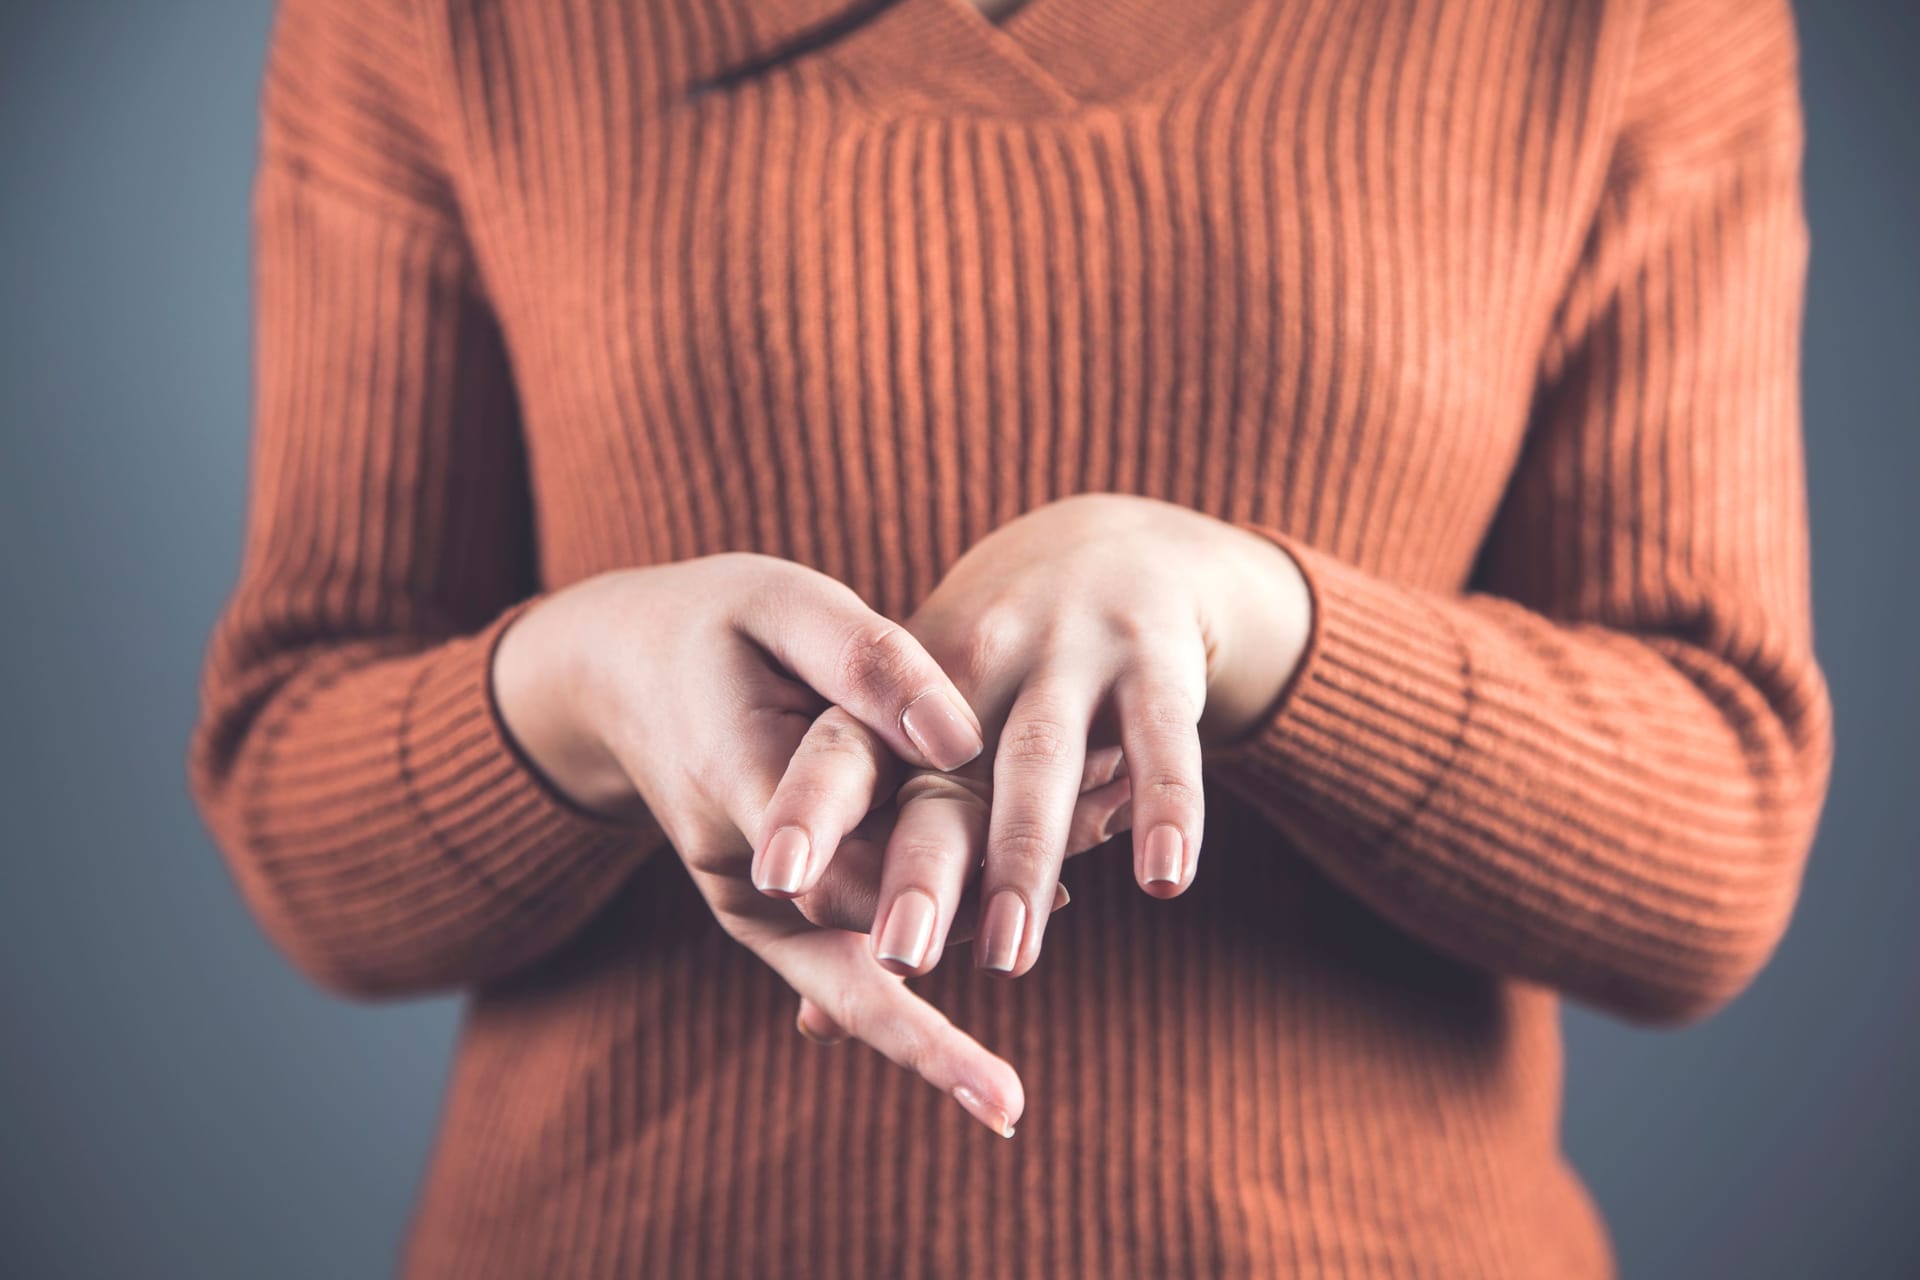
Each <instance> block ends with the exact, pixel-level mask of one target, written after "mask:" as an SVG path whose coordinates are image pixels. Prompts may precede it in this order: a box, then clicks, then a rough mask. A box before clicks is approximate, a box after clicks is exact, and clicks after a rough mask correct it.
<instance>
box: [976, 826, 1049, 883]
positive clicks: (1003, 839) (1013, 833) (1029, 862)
mask: <svg viewBox="0 0 1920 1280" xmlns="http://www.w3.org/2000/svg"><path fill="white" fill-rule="evenodd" d="M1058 848H1059V841H1058V840H1057V839H1056V838H1055V836H1054V833H1053V831H1052V829H1051V828H1050V827H1048V826H1047V824H1046V823H1044V822H1041V821H1039V820H1038V819H1035V818H1029V817H1025V816H1012V817H1009V818H1007V819H1006V821H1005V823H1004V825H1002V827H1001V828H1000V830H999V832H998V833H996V836H995V839H994V841H993V848H992V850H991V854H992V856H993V857H995V858H996V859H997V860H998V861H999V862H1000V863H1002V864H1003V865H1006V864H1011V865H1010V866H1009V867H1008V869H1009V870H1012V871H1013V872H1015V873H1016V874H1026V873H1031V872H1034V871H1037V870H1039V869H1040V868H1042V867H1044V866H1046V865H1047V863H1048V862H1049V861H1051V860H1052V858H1053V856H1054V854H1055V852H1056V851H1057V850H1058Z"/></svg>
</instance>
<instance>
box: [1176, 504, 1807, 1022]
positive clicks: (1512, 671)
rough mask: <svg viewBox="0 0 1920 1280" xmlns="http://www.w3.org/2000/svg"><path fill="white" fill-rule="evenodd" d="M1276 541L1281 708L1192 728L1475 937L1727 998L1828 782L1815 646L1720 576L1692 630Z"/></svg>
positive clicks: (1777, 924) (1631, 1005)
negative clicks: (1568, 619)
mask: <svg viewBox="0 0 1920 1280" xmlns="http://www.w3.org/2000/svg"><path fill="white" fill-rule="evenodd" d="M1275 536H1276V537H1277V538H1279V539H1280V540H1283V541H1285V542H1286V543H1287V544H1288V546H1289V549H1290V550H1291V551H1292V553H1293V554H1294V555H1295V556H1296V558H1297V559H1298V560H1299V561H1300V562H1301V563H1302V565H1303V567H1304V568H1305V570H1306V577H1307V580H1308V581H1309V583H1310V584H1311V585H1312V589H1313V598H1314V604H1313V610H1312V618H1313V626H1312V635H1311V639H1310V642H1309V644H1308V647H1307V650H1306V654H1305V656H1304V658H1303V660H1302V662H1301V664H1300V667H1299V669H1298V671H1297V672H1296V673H1295V674H1294V675H1293V677H1292V682H1291V683H1290V685H1289V687H1288V688H1287V690H1286V692H1285V694H1284V696H1282V697H1281V699H1280V701H1279V704H1278V706H1277V707H1276V708H1275V709H1274V710H1273V712H1272V714H1271V715H1270V716H1269V717H1268V718H1266V719H1264V720H1263V721H1261V722H1260V723H1259V725H1258V726H1257V728H1256V729H1255V731H1254V732H1253V733H1251V734H1250V735H1247V736H1245V737H1243V738H1241V739H1240V740H1237V741H1235V742H1233V743H1229V744H1227V745H1225V746H1219V747H1214V748H1211V749H1210V750H1209V753H1208V768H1209V772H1210V775H1211V776H1212V777H1215V778H1217V779H1218V780H1219V781H1220V782H1221V783H1223V784H1224V785H1226V786H1228V787H1230V788H1232V789H1233V790H1234V791H1235V792H1237V793H1239V794H1241V795H1243V796H1245V797H1246V798H1247V799H1248V800H1249V801H1250V802H1251V803H1253V804H1254V805H1256V806H1258V807H1259V808H1260V809H1261V811H1262V812H1263V813H1265V814H1266V815H1267V816H1268V817H1269V818H1270V819H1271V820H1272V821H1273V822H1274V824H1275V826H1276V827H1277V828H1279V829H1280V830H1282V831H1284V832H1285V833H1286V834H1287V836H1288V837H1289V840H1290V843H1291V844H1292V845H1293V846H1295V847H1297V848H1298V850H1299V851H1300V852H1301V853H1303V854H1304V855H1305V856H1307V857H1309V858H1310V859H1312V860H1313V861H1314V862H1316V863H1317V864H1318V865H1319V866H1320V867H1321V868H1322V869H1323V870H1324V871H1326V872H1327V874H1328V875H1329V876H1331V877H1332V878H1333V879H1334V880H1335V881H1337V882H1338V883H1340V884H1342V885H1344V886H1345V887H1347V888H1348V889H1349V890H1350V891H1351V892H1353V893H1354V894H1356V895H1357V896H1358V897H1360V898H1361V899H1363V900H1364V901H1366V902H1368V903H1369V904H1370V905H1372V906H1373V907H1374V908H1375V909H1377V910H1379V911H1380V912H1382V913H1383V914H1384V915H1386V916H1388V917H1389V918H1391V919H1393V920H1395V921H1396V922H1397V923H1398V924H1400V925H1401V927H1403V928H1405V929H1406V930H1408V931H1409V932H1410V933H1413V934H1415V935H1416V936H1419V937H1421V938H1422V939H1424V940H1425V941H1427V942H1429V943H1430V944H1432V945H1434V946H1436V947H1439V948H1441V949H1442V950H1445V951H1447V952H1449V953H1451V954H1453V955H1455V956H1458V957H1460V958H1462V959H1465V960H1467V961H1469V962H1472V963H1476V964H1480V965H1483V966H1485V967H1487V968H1489V969H1493V970H1496V971H1499V972H1503V973H1508V974H1512V975H1515V976H1519V977H1524V978H1528V979H1531V980H1535V981H1538V982H1541V983H1544V984H1546V985H1550V986H1553V987H1556V988H1558V989H1560V990H1563V991H1565V992H1567V993H1569V994H1572V995H1575V996H1578V997H1581V998H1583V999H1585V1000H1588V1001H1590V1002H1592V1003H1595V1004H1597V1005H1600V1006H1602V1007H1606V1008H1609V1009H1611V1010H1613V1011H1615V1012H1617V1013H1620V1014H1622V1015H1624V1016H1628V1017H1632V1018H1636V1019H1644V1020H1649V1021H1677V1020H1686V1019H1689V1018H1694V1017H1698V1016H1701V1015H1703V1014H1704V1013H1706V1012H1708V1011H1710V1010H1712V1009H1713V1008H1715V1007H1717V1006H1718V1005H1719V1004H1720V1003H1722V1002H1724V1001H1725V1000H1726V999H1728V998H1730V997H1731V995H1732V994H1733V993H1734V992H1736V991H1737V990H1739V989H1740V988H1741V987H1742V986H1744V985H1745V983H1746V982H1747V981H1748V980H1749V979H1750V978H1751V977H1752V975H1753V974H1754V973H1755V972H1756V971H1757V970H1758V969H1759V967H1760V966H1761V965H1762V964H1763V963H1764V961H1765V960H1766V958H1767V956H1768V955H1769V954H1770V953H1771V951H1772V950H1773V948H1774V946H1775V945H1776V943H1777V941H1778V939H1779V937H1780V935H1781V933H1782V931H1783V930H1784V929H1785V927H1786V923H1787V919H1788V917H1789V915H1790V912H1791V909H1792V905H1793V902H1794V900H1795V897H1796V895H1797V891H1798V887H1799V882H1800V875H1801V870H1802V866H1803V864H1804V860H1805V857H1806V854H1807V852H1808V848H1809V845H1810V843H1811V839H1812V834H1813V830H1814V826H1815V822H1816V820H1817V815H1818V812H1819V808H1820V804H1821V801H1822V798H1823V796H1824V792H1825V787H1826V780H1827V773H1828V770H1829V767H1830V758H1831V750H1832V745H1831V725H1830V708H1829V705H1828V701H1827V694H1826V688H1825V684H1824V682H1823V679H1822V677H1821V673H1820V670H1819V668H1818V666H1817V665H1816V664H1815V663H1814V661H1813V659H1812V655H1811V653H1810V651H1809V650H1807V649H1806V648H1805V647H1803V646H1802V645H1800V644H1799V643H1797V642H1796V641H1795V640H1793V639H1792V637H1791V634H1790V632H1791V629H1790V628H1773V629H1769V628H1768V626H1767V625H1766V622H1765V620H1764V619H1763V618H1758V617H1754V616H1741V615H1740V614H1739V613H1738V612H1737V610H1736V608H1735V606H1734V605H1733V604H1732V603H1731V602H1723V601H1714V600H1712V599H1703V600H1702V601H1701V602H1700V607H1699V609H1698V611H1697V614H1696V621H1695V624H1694V625H1693V626H1692V627H1691V628H1689V630H1688V631H1687V633H1685V634H1680V633H1677V632H1676V633H1668V634H1658V635H1653V634H1629V633H1627V632H1624V631H1620V630H1614V629H1609V628H1606V627H1602V626H1598V625H1591V624H1582V625H1566V624H1561V623H1556V622H1554V621H1551V620H1549V619H1547V618H1545V617H1543V616H1541V615H1540V614H1538V613H1535V612H1533V611H1531V610H1528V609H1526V608H1524V607H1522V606H1521V605H1519V604H1517V603H1515V602H1513V601H1510V600H1504V599H1501V598H1498V597H1494V596H1489V595H1484V594H1468V595H1463V596H1446V595H1442V594H1438V593H1433V592H1426V591H1418V590H1414V589H1410V588H1404V587H1400V586H1397V585H1395V584H1392V583H1389V582H1386V581H1384V580H1381V579H1379V578H1377V577H1374V576H1372V575H1369V574H1367V573H1365V572H1364V571H1362V570H1360V569H1358V568H1355V567H1354V566H1351V565H1348V564H1346V563H1344V562H1341V561H1339V560H1337V559H1335V558H1333V557H1332V556H1330V555H1327V554H1325V553H1322V552H1319V551H1316V550H1314V549H1312V548H1310V547H1307V546H1305V545H1304V544H1302V543H1299V542H1297V541H1293V540H1291V539H1286V538H1285V537H1284V535H1278V534H1276V535H1275Z"/></svg>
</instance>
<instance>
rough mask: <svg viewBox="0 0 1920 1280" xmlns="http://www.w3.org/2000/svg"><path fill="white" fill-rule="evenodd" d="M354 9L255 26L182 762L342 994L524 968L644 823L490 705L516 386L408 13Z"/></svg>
mask: <svg viewBox="0 0 1920 1280" xmlns="http://www.w3.org/2000/svg"><path fill="white" fill-rule="evenodd" d="M367 8H368V6H365V5H355V4H350V3H341V2H334V0H326V2H320V3H308V2H307V0H285V2H284V3H283V4H282V5H281V7H280V9H279V11H278V12H277V15H276V19H275V28H274V34H273V37H272V42H271V46H270V53H269V56H268V62H267V69H266V75H265V80H264V86H263V95H262V108H263V116H262V118H263V132H262V149H261V157H260V164H259V168H258V170H257V175H256V181H255V187H254V206H253V219H254V221H253V229H254V249H253V253H254V257H253V268H254V283H253V288H254V326H255V327H254V375H255V376H254V384H255V385H254V392H253V395H254V416H253V423H252V439H251V449H250V455H249V462H248V471H249V492H248V504H247V516H246V522H245V533H244V545H243V549H242V554H241V563H240V568H239V573H238V579H237V583H236V585H235V587H234V588H233V591H232V594H231V596H230V598H229V599H228V600H227V602H226V604H225V606H224V608H223V610H222V611H221V613H220V615H219V617H218V618H217V620H216V621H215V623H214V626H213V630H212V634H211V637H210V639H209V642H208V644H207V648H206V651H205V654H204V657H203V665H202V669H201V676H200V703H199V713H198V718H197V720H196V723H195V725H194V728H193V732H192V736H191V741H190V744H189V748H188V779H189V785H190V789H191V792H192V795H193V797H194V800H195V802H196V804H197V806H198V808H199V810H200V812H201V813H202V815H203V817H204V820H205V821H206V823H207V824H208V828H209V831H210V832H211V834H212V835H213V837H214V839H215V843H216V844H217V846H218V848H219V850H220V852H221V854H222V856H223V857H224V858H225V860H226V862H227V864H228V866H229V867H230V869H231V871H232V873H233V875H234V877H235V880H236V882H237V884H238V886H239V888H240V890H241V892H242V894H243V896H244V897H245V899H246V901H247V902H248V904H249V906H250V907H251V909H252V910H253V911H254V913H255V914H256V916H257V917H258V919H259V920H260V921H261V922H262V924H263V926H264V927H265V929H266V930H267V932H268V934H269V936H270V937H271V938H272V939H273V941H274V942H275V943H276V944H277V945H278V946H279V947H280V948H281V949H282V950H283V951H284V952H285V953H286V954H287V955H288V956H289V957H290V958H291V959H292V960H293V962H294V963H295V964H296V965H298V966H299V967H300V968H301V969H302V970H303V971H304V972H305V973H306V974H307V975H308V976H309V977H311V978H312V979H314V980H315V981H317V982H319V983H320V984H322V985H324V986H326V987H327V988H329V989H331V990H335V991H338V992H341V993H345V994H352V995H361V996H372V995H389V994H405V993H417V992H426V991H433V990H441V989H450V988H454V987H459V986H465V985H470V984H475V983H480V982H484V981H487V980H489V979H492V978H496V977H499V976H502V975H504V974H506V973H507V972H509V971H511V970H513V969H515V968H516V967H518V966H521V965H523V964H525V963H526V962H528V961H529V960H531V959H533V958H535V957H536V956H538V955H540V954H542V953H543V952H545V951H546V950H548V949H549V948H551V947H553V946H555V945H556V944H558V943H559V942H560V941H562V940H564V939H565V938H566V937H568V936H569V935H570V934H571V933H572V932H573V931H574V930H576V928H577V927H578V926H579V925H581V924H582V923H584V921H585V920H586V919H587V918H588V917H589V916H590V915H591V914H592V913H593V912H595V911H596V910H597V909H598V908H599V907H600V906H602V905H603V904H604V903H605V902H606V901H607V900H608V898H609V897H610V896H611V895H612V893H613V892H614V891H615V890H616V889H617V888H618V887H619V886H620V884H621V883H622V882H623V881H624V880H625V879H626V878H627V877H628V876H629V875H630V873H631V872H632V870H633V868H634V867H635V866H636V865H637V863H638V861H639V860H640V859H641V858H642V857H644V856H645V855H646V854H647V853H649V852H650V851H651V850H652V849H653V848H655V847H657V841H656V839H655V837H657V836H658V835H659V832H658V828H657V826H655V824H653V822H652V821H651V819H650V817H649V818H648V819H647V820H645V821H641V822H634V823H628V822H619V821H614V820H611V819H607V818H603V817H601V816H599V815H597V814H595V813H593V812H591V811H588V810H586V809H584V808H582V807H579V806H576V805H575V804H574V803H573V802H572V801H571V800H570V799H569V798H568V797H566V796H565V795H564V794H563V793H561V792H559V791H558V790H556V789H555V788H554V787H552V786H551V785H550V784H549V782H548V781H547V780H546V779H545V778H544V777H543V776H542V775H540V774H539V773H538V772H537V771H536V770H535V768H534V767H533V765H532V764H531V762H530V761H529V760H528V759H527V758H526V757H525V756H524V755H523V754H522V753H521V752H520V751H519V749H518V747H517V745H516V744H515V743H514V741H513V740H512V739H511V738H510V737H509V735H508V733H507V731H506V728H505V726H504V724H503V722H502V720H501V717H500V714H499V710H498V707H497V705H496V703H495V702H494V700H493V692H492V686H491V681H490V677H491V657H492V654H493V651H494V647H495V645H496V643H497V642H498V641H499V639H500V637H501V635H502V633H503V632H504V631H505V629H506V627H507V626H508V624H510V623H511V622H512V621H513V619H514V618H515V617H516V616H517V615H518V614H519V613H521V612H522V611H524V610H525V609H526V608H528V607H529V606H530V605H531V604H532V603H533V602H534V601H535V600H537V599H538V598H539V593H538V591H537V590H536V581H535V578H536V575H535V572H534V569H533V564H534V558H533V541H532V539H533V528H532V521H531V513H530V500H529V497H528V492H527V477H526V474H525V458H524V450H523V444H522V441H521V439H520V437H519V425H518V415H517V409H516V406H515V399H514V393H513V386H512V382H511V378H510V374H509V366H508V362H507V357H506V354H505V351H504V350H503V343H502V339H501V335H500V331H499V329H498V327H497V326H496V324H495V322H494V320H493V318H492V316H491V315H490V313H489V309H488V306H487V304H486V302H485V300H484V295H483V292H482V290H481V288H480V284H479V281H478V280H477V278H476V273H475V268H474V264H473V261H472V260H471V258H470V256H469V254H468V250H467V247H466V244H465V243H464V240H463V238H462V234H461V231H460V224H459V220H458V218H457V217H456V216H455V213H454V202H453V199H452V196H451V194H450V192H449V188H448V184H447V183H446V181H445V180H444V177H443V175H442V171H441V169H440V168H439V166H438V162H437V160H436V159H435V154H436V145H435V142H434V139H433V136H432V132H431V128H430V126H431V123H432V117H431V113H430V112H429V111H428V110H427V108H426V104H425V101H424V98H425V91H424V89H423V86H425V85H426V84H428V83H429V81H430V77H429V76H428V75H427V73H426V70H425V68H424V67H423V66H422V65H421V64H420V60H419V56H418V49H417V46H416V45H415V44H414V43H413V42H412V40H411V35H412V30H413V28H412V27H411V25H410V22H409V20H408V19H407V18H406V17H404V16H402V15H398V14H375V13H372V12H364V11H363V10H365V9H367Z"/></svg>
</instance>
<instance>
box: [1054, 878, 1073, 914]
mask: <svg viewBox="0 0 1920 1280" xmlns="http://www.w3.org/2000/svg"><path fill="white" fill-rule="evenodd" d="M1072 901H1073V895H1072V894H1070V893H1068V892H1067V886H1065V885H1063V884H1056V885H1054V886H1053V910H1055V911H1058V910H1059V909H1060V908H1062V907H1064V906H1066V905H1067V904H1068V903H1069V902H1072Z"/></svg>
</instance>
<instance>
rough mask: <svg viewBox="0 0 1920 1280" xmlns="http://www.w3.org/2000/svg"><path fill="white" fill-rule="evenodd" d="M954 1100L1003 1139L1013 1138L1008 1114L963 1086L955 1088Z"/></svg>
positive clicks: (959, 1085) (958, 1085)
mask: <svg viewBox="0 0 1920 1280" xmlns="http://www.w3.org/2000/svg"><path fill="white" fill-rule="evenodd" d="M953 1100H954V1101H955V1102H958V1103H959V1104H960V1105H961V1106H963V1107H965V1108H966V1109H967V1112H968V1114H970V1115H971V1116H972V1117H973V1118H974V1119H975V1120H978V1121H979V1122H980V1123H981V1124H983V1125H985V1126H987V1128H989V1129H991V1130H993V1131H994V1132H995V1133H997V1134H999V1135H1000V1136H1001V1137H1003V1138H1011V1137H1012V1136H1013V1125H1012V1124H1010V1123H1009V1122H1008V1121H1007V1113H1006V1112H1005V1111H1004V1110H1003V1109H1001V1108H999V1107H996V1106H994V1105H993V1104H992V1103H990V1102H988V1101H987V1100H986V1099H985V1098H982V1097H981V1096H980V1095H979V1094H977V1093H975V1092H974V1091H973V1090H971V1089H969V1088H967V1086H965V1085H963V1084H957V1085H955V1086H954V1087H953Z"/></svg>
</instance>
